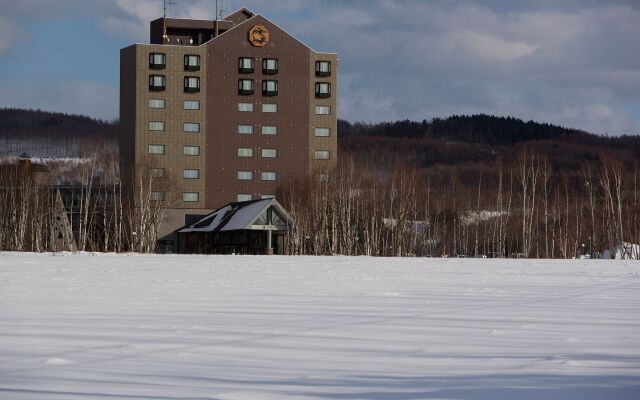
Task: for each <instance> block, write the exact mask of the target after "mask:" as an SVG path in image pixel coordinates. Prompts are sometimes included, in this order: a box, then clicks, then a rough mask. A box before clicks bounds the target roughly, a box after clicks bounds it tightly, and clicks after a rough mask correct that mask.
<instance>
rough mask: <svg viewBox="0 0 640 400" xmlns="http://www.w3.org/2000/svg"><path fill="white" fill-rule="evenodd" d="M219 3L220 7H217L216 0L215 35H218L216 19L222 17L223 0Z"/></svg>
mask: <svg viewBox="0 0 640 400" xmlns="http://www.w3.org/2000/svg"><path fill="white" fill-rule="evenodd" d="M221 3H222V4H221V5H220V8H218V0H216V33H215V36H216V37H217V36H218V21H219V20H221V19H222V14H223V13H224V10H223V8H224V0H222V1H221Z"/></svg>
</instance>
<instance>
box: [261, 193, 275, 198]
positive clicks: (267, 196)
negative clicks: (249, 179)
mask: <svg viewBox="0 0 640 400" xmlns="http://www.w3.org/2000/svg"><path fill="white" fill-rule="evenodd" d="M275 197H276V195H275V194H263V195H262V196H260V198H261V199H273V198H275Z"/></svg>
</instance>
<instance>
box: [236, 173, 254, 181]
mask: <svg viewBox="0 0 640 400" xmlns="http://www.w3.org/2000/svg"><path fill="white" fill-rule="evenodd" d="M238 180H239V181H251V180H253V172H252V171H238Z"/></svg>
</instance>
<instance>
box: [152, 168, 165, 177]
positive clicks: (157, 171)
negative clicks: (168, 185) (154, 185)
mask: <svg viewBox="0 0 640 400" xmlns="http://www.w3.org/2000/svg"><path fill="white" fill-rule="evenodd" d="M150 172H151V176H152V177H154V178H164V168H151V171H150Z"/></svg>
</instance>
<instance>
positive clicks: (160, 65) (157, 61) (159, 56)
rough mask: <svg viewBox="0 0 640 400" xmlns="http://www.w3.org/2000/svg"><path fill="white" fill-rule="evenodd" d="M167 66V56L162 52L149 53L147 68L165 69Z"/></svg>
mask: <svg viewBox="0 0 640 400" xmlns="http://www.w3.org/2000/svg"><path fill="white" fill-rule="evenodd" d="M166 66H167V56H166V54H164V53H149V68H151V69H165V68H166Z"/></svg>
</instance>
